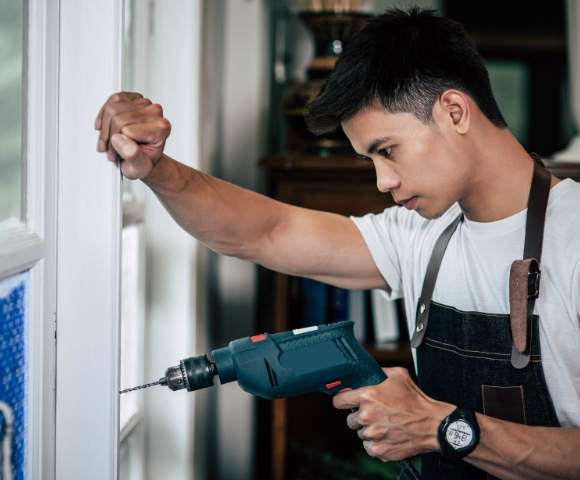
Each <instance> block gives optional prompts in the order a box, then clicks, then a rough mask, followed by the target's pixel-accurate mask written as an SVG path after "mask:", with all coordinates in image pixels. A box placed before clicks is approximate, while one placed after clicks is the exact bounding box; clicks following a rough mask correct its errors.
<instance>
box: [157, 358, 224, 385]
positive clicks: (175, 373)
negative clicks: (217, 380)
mask: <svg viewBox="0 0 580 480" xmlns="http://www.w3.org/2000/svg"><path fill="white" fill-rule="evenodd" d="M216 374H217V369H216V365H215V363H213V362H211V361H210V360H209V358H207V355H205V354H204V355H199V356H197V357H190V358H186V359H184V360H181V361H180V362H179V365H176V366H174V367H169V368H168V369H167V370H165V378H162V379H161V381H160V383H161V385H166V386H167V387H168V388H169V390H172V391H174V392H175V391H176V390H182V389H183V388H185V389H187V391H188V392H193V391H194V390H201V389H202V388H207V387H211V386H213V377H214V375H216Z"/></svg>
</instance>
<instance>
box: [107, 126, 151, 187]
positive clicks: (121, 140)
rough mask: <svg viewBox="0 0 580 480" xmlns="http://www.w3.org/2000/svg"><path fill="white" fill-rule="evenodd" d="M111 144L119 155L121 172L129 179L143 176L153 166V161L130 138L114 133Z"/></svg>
mask: <svg viewBox="0 0 580 480" xmlns="http://www.w3.org/2000/svg"><path fill="white" fill-rule="evenodd" d="M111 145H112V146H113V148H114V149H115V150H116V151H117V153H118V154H119V156H120V157H121V172H122V173H123V175H124V176H125V177H127V178H128V179H129V180H134V179H137V178H145V177H146V176H147V175H148V174H149V173H150V172H151V169H152V167H153V162H152V161H151V159H150V158H149V157H147V155H145V154H144V153H143V152H142V151H141V149H140V148H139V145H138V144H137V142H135V140H133V139H132V138H129V137H127V136H126V135H123V134H122V133H115V134H114V135H113V136H112V137H111Z"/></svg>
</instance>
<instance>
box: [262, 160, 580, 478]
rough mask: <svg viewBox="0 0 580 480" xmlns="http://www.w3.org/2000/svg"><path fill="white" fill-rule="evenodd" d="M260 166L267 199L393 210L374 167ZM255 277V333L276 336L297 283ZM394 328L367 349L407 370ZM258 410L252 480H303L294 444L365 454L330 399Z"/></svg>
mask: <svg viewBox="0 0 580 480" xmlns="http://www.w3.org/2000/svg"><path fill="white" fill-rule="evenodd" d="M260 166H261V167H262V168H264V169H266V170H267V172H268V180H269V187H270V195H271V196H272V197H273V198H276V199H277V200H280V201H282V202H285V203H289V204H292V205H297V206H301V207H306V208H312V209H317V210H324V211H327V212H333V213H337V214H341V215H347V216H350V215H356V216H361V215H364V214H366V213H379V212H381V211H383V210H384V209H385V208H387V207H390V206H392V205H393V199H392V197H391V195H390V194H388V193H387V194H384V193H381V192H379V191H378V189H377V186H376V176H375V171H374V167H373V165H372V164H371V163H369V162H366V161H364V160H361V159H358V158H356V157H354V156H329V157H321V156H301V155H277V156H269V157H265V158H263V159H262V160H261V161H260ZM550 169H551V170H552V172H553V173H554V174H555V175H556V176H558V177H560V178H566V177H572V178H573V179H575V180H580V166H579V165H570V164H554V165H551V166H550ZM261 276H262V282H261V283H262V285H261V292H262V293H261V297H263V298H262V303H266V304H267V306H266V307H265V310H267V311H268V312H269V314H266V315H262V319H261V322H260V323H261V325H260V327H261V329H263V330H264V331H268V332H280V331H285V330H288V329H291V328H296V327H298V326H299V325H297V324H296V318H294V317H293V316H292V315H291V312H292V292H293V290H295V289H296V284H297V279H296V278H294V277H290V276H288V275H284V274H280V273H274V272H262V275H261ZM262 310H264V309H262ZM401 327H402V328H401V332H402V336H401V340H400V341H399V343H398V345H395V346H394V347H393V349H392V350H377V349H376V348H374V347H373V346H372V345H367V350H369V351H370V353H371V354H372V355H373V356H374V357H375V358H376V359H377V361H378V362H379V363H380V364H381V365H382V366H404V367H406V368H408V369H410V370H412V369H413V363H412V355H411V348H410V345H409V339H408V335H407V327H406V322H404V320H402V321H401ZM258 405H259V407H258V408H259V412H258V448H257V451H258V457H257V469H256V478H259V479H264V480H266V479H268V480H295V479H297V478H309V477H308V476H307V474H305V472H300V469H299V466H298V465H297V464H298V463H300V462H298V461H297V460H296V455H295V453H293V449H294V446H295V445H301V446H302V447H305V446H306V448H310V447H312V452H314V455H315V454H316V452H318V451H325V452H330V453H329V455H335V456H336V458H342V457H344V456H345V455H347V454H352V453H353V452H361V453H362V452H364V450H363V449H362V445H361V442H360V440H359V439H358V437H357V436H356V434H355V433H354V432H352V431H349V430H348V428H347V427H346V424H345V418H346V414H345V412H343V411H338V410H336V409H334V408H332V400H331V398H330V397H329V396H325V395H321V394H317V393H313V394H309V395H303V396H301V397H296V398H290V399H282V400H277V401H274V402H270V401H262V400H259V403H258ZM317 449H318V450H317ZM328 478H333V479H335V478H342V477H339V476H330V477H328ZM377 478H378V477H377Z"/></svg>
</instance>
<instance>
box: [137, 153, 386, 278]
mask: <svg viewBox="0 0 580 480" xmlns="http://www.w3.org/2000/svg"><path fill="white" fill-rule="evenodd" d="M144 182H145V183H146V184H147V185H148V186H149V187H150V188H151V189H152V190H153V192H154V193H155V195H156V196H157V197H158V199H159V200H160V201H161V203H162V204H163V206H164V207H165V208H166V209H167V211H168V212H169V214H170V215H171V216H172V217H173V218H174V220H175V221H176V222H177V223H178V224H179V225H180V226H181V227H182V228H183V229H184V230H185V231H187V232H188V233H189V234H190V235H192V236H193V237H195V238H197V239H198V240H200V241H201V242H203V243H204V244H206V245H207V246H208V247H210V248H211V249H212V250H214V251H217V252H219V253H221V254H224V255H231V256H235V257H238V258H241V259H244V260H248V261H252V262H255V263H259V264H261V265H264V266H266V267H268V268H271V269H273V270H276V271H280V272H284V273H289V274H293V275H301V276H309V277H311V278H316V279H318V280H321V281H325V282H328V283H331V284H334V285H338V286H342V287H344V288H360V289H364V288H380V287H384V286H385V283H384V280H383V279H382V277H381V276H380V273H379V272H378V270H377V268H376V265H375V264H374V261H373V260H372V257H371V255H370V252H369V251H368V248H367V247H366V244H365V242H364V239H363V238H362V235H361V234H360V232H359V231H358V229H357V228H356V226H355V225H354V223H353V222H352V221H351V220H350V219H348V218H346V217H342V216H339V215H335V214H331V213H326V212H317V211H312V210H306V209H301V208H297V207H293V206H290V205H286V204H283V203H280V202H277V201H275V200H272V199H270V198H267V197H265V196H263V195H259V194H257V193H254V192H251V191H248V190H245V189H243V188H240V187H237V186H235V185H232V184H230V183H227V182H224V181H222V180H219V179H217V178H214V177H211V176H209V175H205V174H203V173H201V172H198V171H196V170H194V169H192V168H190V167H187V166H185V165H183V164H181V163H179V162H176V161H174V160H172V159H171V158H169V157H167V156H165V155H163V156H162V157H161V159H160V160H159V162H158V163H157V164H156V166H155V169H154V170H153V171H152V172H151V175H149V176H148V177H147V178H146V179H144Z"/></svg>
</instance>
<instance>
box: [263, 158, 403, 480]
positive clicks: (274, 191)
mask: <svg viewBox="0 0 580 480" xmlns="http://www.w3.org/2000/svg"><path fill="white" fill-rule="evenodd" d="M260 166H261V167H263V168H265V169H267V171H268V179H269V184H270V185H269V186H270V195H271V196H272V197H273V198H276V199H277V200H280V201H282V202H285V203H289V204H292V205H297V206H300V207H305V208H311V209H316V210H323V211H327V212H332V213H337V214H340V215H346V216H350V215H356V216H362V215H365V214H367V213H379V212H382V211H383V210H384V209H385V208H387V207H390V206H393V205H394V202H393V199H392V197H391V195H390V194H388V193H387V194H385V193H381V192H379V191H378V189H377V185H376V176H375V170H374V166H373V165H372V164H371V163H369V162H366V161H364V160H361V159H359V158H357V157H355V156H346V155H345V156H329V157H321V156H298V155H286V156H285V155H278V156H270V157H265V158H263V159H262V160H261V162H260ZM297 281H298V279H296V278H295V277H290V276H288V275H284V274H280V273H273V272H270V273H268V278H267V279H266V280H264V281H263V283H266V284H267V286H266V289H270V292H271V295H270V297H269V303H270V304H271V307H272V308H271V314H270V315H269V319H268V320H266V321H262V322H261V323H262V325H261V327H262V328H263V329H264V330H266V331H269V332H279V331H284V330H288V329H292V328H297V327H298V325H297V324H296V321H297V320H296V319H295V318H293V317H292V316H291V313H290V312H291V311H292V305H291V304H292V292H293V291H295V290H296V288H297V287H296V285H297ZM262 290H264V288H262ZM265 295H266V296H268V294H267V293H266V294H265ZM401 331H403V332H405V335H406V331H407V328H406V326H403V328H402V329H401ZM405 335H404V336H403V337H402V339H401V341H400V342H399V344H398V345H395V346H393V349H392V350H378V349H376V348H374V347H373V346H372V345H369V346H367V350H369V351H370V352H371V354H372V355H373V356H374V357H375V358H376V359H377V360H378V362H379V363H380V364H381V365H382V366H395V365H402V366H405V367H407V368H409V369H412V366H413V365H412V355H411V349H410V346H409V340H408V336H405ZM259 409H260V412H259V416H261V417H262V420H261V425H262V427H263V428H259V432H260V433H259V436H260V435H261V437H262V438H258V445H259V448H258V450H259V452H260V453H259V458H258V469H257V471H258V474H257V477H258V478H264V479H271V480H293V479H294V478H297V476H296V475H297V470H296V468H294V467H296V465H293V464H292V455H291V450H292V448H291V447H292V444H293V443H300V444H302V445H309V444H312V445H315V446H320V447H321V448H323V449H325V446H326V447H329V448H334V446H336V445H340V448H339V449H338V451H335V453H336V454H337V455H340V453H341V450H345V449H353V448H354V449H358V450H360V451H363V450H362V445H361V442H360V440H359V439H358V437H357V436H356V434H355V433H354V432H352V431H349V430H348V428H347V427H346V423H345V417H346V415H345V414H344V412H340V411H338V410H336V409H334V408H332V400H331V398H330V397H327V396H325V395H321V394H316V393H313V394H310V395H305V396H302V397H298V398H290V399H282V400H277V401H274V402H260V403H259ZM264 411H266V412H264ZM264 417H266V418H264ZM264 449H266V450H268V451H269V452H268V453H269V454H268V458H266V452H265V451H264ZM266 464H268V467H266V466H265V465H266Z"/></svg>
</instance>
